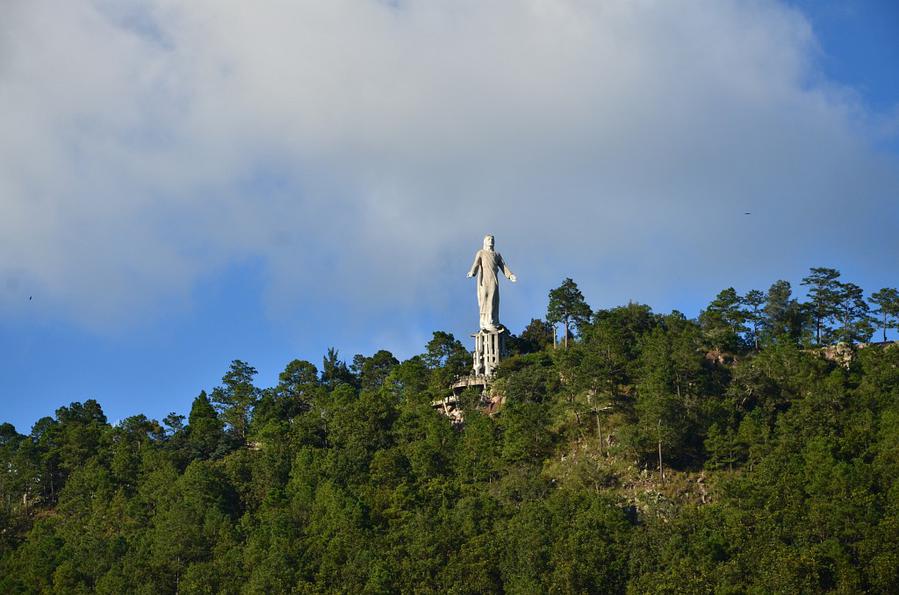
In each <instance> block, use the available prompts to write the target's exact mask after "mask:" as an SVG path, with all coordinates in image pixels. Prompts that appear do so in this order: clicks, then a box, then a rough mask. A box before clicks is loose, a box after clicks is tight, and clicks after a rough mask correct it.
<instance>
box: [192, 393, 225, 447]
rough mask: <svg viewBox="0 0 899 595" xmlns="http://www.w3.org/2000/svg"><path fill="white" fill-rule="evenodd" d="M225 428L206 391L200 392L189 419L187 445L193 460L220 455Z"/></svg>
mask: <svg viewBox="0 0 899 595" xmlns="http://www.w3.org/2000/svg"><path fill="white" fill-rule="evenodd" d="M224 426H225V424H224V423H223V422H222V420H220V419H219V416H218V414H217V413H216V411H215V408H214V407H213V406H212V403H210V402H209V397H208V396H207V395H206V391H200V394H199V395H197V398H196V399H194V402H193V404H192V405H191V407H190V416H189V417H188V418H187V443H188V445H189V446H190V450H191V454H192V456H193V458H202V459H207V458H211V457H213V456H215V455H216V454H217V453H218V451H219V447H220V446H221V445H222V444H223V441H224V438H225V433H224Z"/></svg>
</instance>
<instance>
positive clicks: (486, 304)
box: [468, 234, 518, 331]
mask: <svg viewBox="0 0 899 595" xmlns="http://www.w3.org/2000/svg"><path fill="white" fill-rule="evenodd" d="M500 269H502V271H503V274H504V275H505V276H506V278H507V279H509V281H511V282H512V283H515V282H516V281H517V280H518V279H517V278H516V277H515V275H514V274H513V273H512V271H510V270H509V267H508V266H506V263H505V261H504V260H503V257H502V256H500V255H499V253H498V252H494V251H493V236H492V235H489V234H488V235H487V236H484V248H483V249H482V250H478V253H477V254H475V256H474V263H473V264H472V265H471V270H470V271H468V276H469V277H474V276H475V273H477V275H478V306H480V308H481V329H482V330H487V331H497V330H499V328H498V327H499V280H498V278H497V276H496V272H497V271H498V270H500Z"/></svg>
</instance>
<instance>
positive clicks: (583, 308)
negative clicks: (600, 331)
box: [546, 278, 591, 347]
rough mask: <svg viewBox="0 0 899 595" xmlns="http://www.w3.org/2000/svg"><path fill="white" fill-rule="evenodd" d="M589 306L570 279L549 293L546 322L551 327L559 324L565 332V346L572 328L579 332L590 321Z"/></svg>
mask: <svg viewBox="0 0 899 595" xmlns="http://www.w3.org/2000/svg"><path fill="white" fill-rule="evenodd" d="M590 315H591V311H590V306H588V305H587V302H586V301H585V300H584V294H582V293H581V290H580V289H578V286H577V283H575V282H574V281H572V280H571V279H570V278H567V279H565V280H564V281H562V284H561V285H560V286H558V287H557V288H555V289H553V290H552V291H550V292H549V305H548V306H547V308H546V320H547V322H549V323H550V324H552V325H555V324H559V323H561V324H562V326H563V328H564V330H565V346H566V347H567V346H568V337H569V335H570V334H571V330H572V327H573V328H574V329H575V330H577V331H578V332H580V330H581V329H582V328H583V326H584V325H585V324H586V323H587V322H588V321H589V320H590Z"/></svg>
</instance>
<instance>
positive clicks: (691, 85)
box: [0, 0, 899, 330]
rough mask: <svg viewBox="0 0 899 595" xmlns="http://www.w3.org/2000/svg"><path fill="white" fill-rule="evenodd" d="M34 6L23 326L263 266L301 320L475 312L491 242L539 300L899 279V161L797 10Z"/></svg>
mask: <svg viewBox="0 0 899 595" xmlns="http://www.w3.org/2000/svg"><path fill="white" fill-rule="evenodd" d="M5 10H6V14H5V17H4V19H3V21H2V24H0V130H2V135H0V215H2V216H0V276H2V278H5V279H6V283H5V284H0V304H2V305H3V307H4V308H5V309H7V310H9V311H10V312H12V313H13V314H15V312H16V306H15V305H16V304H19V303H21V300H20V297H21V294H22V293H23V292H35V293H36V292H41V294H42V296H44V298H45V301H46V302H47V303H49V304H50V307H51V309H52V310H53V311H55V312H57V313H58V315H59V316H63V317H66V318H70V319H73V320H75V321H78V322H79V323H80V324H83V325H86V326H88V327H89V328H95V329H98V330H108V329H109V328H118V327H121V326H122V325H127V324H129V323H133V322H139V321H143V320H147V319H152V317H153V316H154V315H155V314H157V313H158V311H159V309H160V308H170V307H173V304H177V303H180V302H186V301H187V300H188V296H189V295H190V293H191V290H192V288H193V287H195V285H196V283H197V282H198V279H200V278H201V275H208V274H214V272H215V271H221V270H223V269H224V268H225V267H227V266H228V264H229V263H231V262H234V261H236V260H240V259H244V258H247V257H251V258H258V259H260V261H261V262H263V263H265V267H266V275H267V278H268V280H269V295H270V301H271V303H272V305H273V307H275V308H276V310H278V311H287V310H288V305H290V304H296V303H297V302H304V303H316V304H324V303H325V302H327V301H328V300H329V299H331V298H333V297H334V296H337V295H339V294H340V292H342V291H345V292H346V293H345V294H344V297H343V298H340V299H341V300H342V301H341V303H342V304H343V305H344V306H346V307H347V308H348V309H351V310H362V311H364V312H366V313H371V312H379V311H383V310H386V309H387V307H388V305H389V304H391V303H399V304H406V305H409V306H411V305H412V304H413V303H415V302H416V301H419V300H426V301H428V302H429V303H436V304H442V305H440V306H439V307H446V308H449V309H451V310H452V309H456V308H457V306H454V305H451V304H450V303H449V302H448V298H447V297H446V296H445V295H444V294H445V292H446V291H447V289H446V287H443V286H441V283H443V282H445V281H446V280H447V279H455V277H454V276H453V275H456V274H457V273H458V275H459V276H461V275H462V274H464V271H465V269H466V267H467V265H468V259H469V257H470V254H469V253H473V251H474V250H475V249H476V248H477V245H478V244H479V242H480V238H481V237H482V235H483V233H484V232H485V231H488V230H490V231H493V232H494V233H496V234H497V240H498V247H499V248H500V249H502V250H503V251H504V252H505V253H506V255H507V256H508V257H509V260H510V262H512V263H513V264H514V265H516V266H515V268H516V269H518V270H517V272H518V273H519V275H520V276H521V277H522V278H523V280H528V281H529V282H530V285H529V287H530V289H527V288H523V289H522V290H521V291H522V294H521V295H522V296H526V297H525V298H524V299H523V300H522V302H521V305H520V309H521V311H522V313H523V312H525V311H527V312H530V313H539V311H540V307H542V300H543V297H544V294H545V288H546V287H548V286H550V285H552V284H555V283H557V282H558V281H559V280H560V279H561V278H563V277H565V276H573V277H575V278H576V279H578V280H579V282H581V284H582V286H584V288H585V289H586V290H587V294H588V296H590V297H592V299H593V300H594V301H595V302H596V303H597V304H598V305H608V304H614V303H618V302H621V301H623V300H626V299H628V298H629V297H632V298H637V299H642V300H646V301H652V300H653V299H654V298H655V299H658V298H659V297H660V296H664V295H668V294H670V293H671V288H672V287H674V286H678V285H680V286H683V285H690V284H693V285H695V284H700V285H701V286H702V287H703V288H705V287H718V285H719V284H721V283H728V284H730V283H734V282H736V281H735V272H734V271H739V272H741V273H744V274H745V277H746V278H747V279H749V280H751V281H753V282H754V281H755V280H756V279H758V278H765V279H768V280H773V278H776V277H777V276H783V275H785V274H787V273H790V272H792V271H793V270H794V269H795V268H796V267H798V269H799V271H800V272H801V270H803V269H804V268H806V267H807V266H809V265H818V264H830V263H834V264H837V265H839V264H841V263H844V264H845V263H850V262H852V259H853V258H861V256H862V255H868V256H866V257H867V258H869V259H871V262H874V263H877V264H879V266H881V267H883V268H884V270H888V271H890V272H892V273H893V274H895V273H897V272H899V271H897V267H896V265H895V258H894V257H893V258H887V256H886V255H885V254H884V252H885V251H891V252H892V253H893V254H895V252H896V250H895V249H896V248H897V241H896V240H895V239H892V238H895V234H894V233H892V234H891V236H887V235H886V232H887V231H891V230H889V229H888V227H887V225H889V221H890V219H891V217H892V220H893V221H895V215H896V214H897V213H896V210H897V207H895V206H894V205H893V203H892V202H891V199H894V198H895V196H896V191H897V189H899V181H897V175H896V171H897V168H896V164H897V161H896V157H895V155H884V154H878V153H877V152H876V150H875V149H874V148H873V147H874V139H876V138H878V137H877V135H878V133H879V131H878V130H876V129H872V128H876V126H877V124H876V122H877V121H878V119H877V118H874V117H872V116H870V115H868V114H866V113H865V112H864V110H863V109H861V108H859V107H858V104H857V102H855V101H854V100H853V98H852V97H853V95H852V93H851V90H846V89H841V88H840V87H838V86H836V85H834V84H832V83H829V82H828V81H826V80H823V79H822V78H821V76H820V74H819V73H817V72H816V70H815V68H814V57H815V52H816V51H817V48H816V42H815V39H814V36H813V34H812V32H811V30H810V28H809V25H808V23H807V21H806V20H805V19H804V18H803V17H802V15H801V14H799V13H797V12H795V11H792V10H789V9H787V8H785V7H783V6H782V5H780V4H779V3H776V2H773V1H759V2H738V1H736V0H733V1H731V0H707V1H701V0H697V1H695V2H684V3H672V2H653V1H649V0H644V1H638V2H634V1H630V0H628V1H625V0H607V1H602V2H585V1H579V0H554V1H542V0H531V1H525V2H522V1H520V0H515V1H512V0H509V1H496V2H483V1H482V0H481V1H473V0H463V1H458V0H457V1H452V2H450V1H442V0H438V1H433V0H431V1H427V2H426V1H409V2H397V3H386V2H377V1H374V0H370V1H367V2H365V1H353V2H351V1H349V0H331V1H329V2H286V1H271V2H254V3H247V2H238V1H228V2H226V1H221V0H217V1H213V0H194V1H191V2H180V1H175V0H155V1H147V2H136V1H135V2H125V3H123V2H111V1H109V0H104V1H99V0H97V1H94V2H88V1H77V2H76V1H73V2H66V3H58V2H48V1H44V0H27V1H26V0H14V1H13V2H12V3H11V4H10V5H8V8H6V9H5ZM884 121H885V120H884ZM743 211H752V212H753V215H752V216H751V217H750V218H746V217H745V216H743V215H742V213H743ZM887 237H889V238H890V239H887ZM410 245H414V249H411V250H410ZM885 248H886V249H887V250H885ZM785 254H791V255H792V256H791V257H789V258H788V257H785V256H784V255H785ZM810 259H811V260H810ZM797 263H798V264H797ZM451 267H454V268H452V269H451ZM785 269H788V270H786V271H785ZM435 271H436V272H438V273H440V274H439V275H438V276H436V277H435V275H434V273H435ZM440 275H443V276H440ZM460 284H461V282H460ZM460 286H461V285H460ZM465 287H466V288H468V287H467V286H465ZM400 288H401V289H400ZM535 288H539V290H537V289H535ZM468 289H470V288H468ZM459 291H460V290H459V289H457V288H453V289H452V290H450V292H451V295H452V296H455V295H458V292H459ZM666 292H667V293H666ZM465 295H466V296H467V294H465ZM441 296H443V297H441ZM441 300H442V301H441Z"/></svg>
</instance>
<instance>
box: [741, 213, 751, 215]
mask: <svg viewBox="0 0 899 595" xmlns="http://www.w3.org/2000/svg"><path fill="white" fill-rule="evenodd" d="M743 214H744V215H752V213H743Z"/></svg>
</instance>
